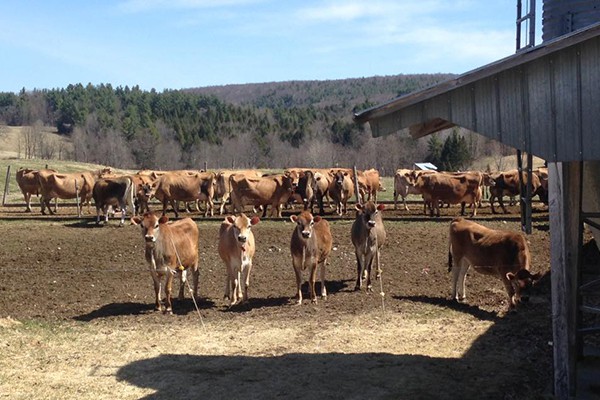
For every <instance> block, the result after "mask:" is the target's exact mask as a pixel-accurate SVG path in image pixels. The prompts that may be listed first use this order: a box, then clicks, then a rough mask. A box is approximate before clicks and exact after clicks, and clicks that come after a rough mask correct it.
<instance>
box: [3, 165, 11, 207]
mask: <svg viewBox="0 0 600 400" xmlns="http://www.w3.org/2000/svg"><path fill="white" fill-rule="evenodd" d="M9 182H10V165H9V166H8V167H6V182H4V195H3V196H2V207H4V205H5V204H6V196H7V195H8V183H9Z"/></svg>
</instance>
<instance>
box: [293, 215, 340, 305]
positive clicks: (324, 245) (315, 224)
mask: <svg viewBox="0 0 600 400" xmlns="http://www.w3.org/2000/svg"><path fill="white" fill-rule="evenodd" d="M290 219H291V221H292V222H294V223H295V224H296V228H295V229H294V232H293V233H292V240H291V242H290V250H291V253H292V266H293V267H294V272H295V274H296V295H297V303H298V304H302V290H301V286H302V271H304V270H305V269H307V268H308V269H309V270H310V279H309V286H310V299H311V301H312V302H313V303H316V302H317V295H316V292H315V282H316V279H317V266H318V265H319V264H320V265H321V297H323V298H325V297H327V289H326V288H325V262H326V261H327V257H328V256H329V253H330V252H331V247H332V243H333V239H332V237H331V230H330V229H329V223H328V222H327V221H326V220H324V219H322V218H321V217H319V216H317V217H314V218H313V216H312V214H311V213H310V212H308V211H303V212H301V213H300V215H298V216H296V215H292V216H290Z"/></svg>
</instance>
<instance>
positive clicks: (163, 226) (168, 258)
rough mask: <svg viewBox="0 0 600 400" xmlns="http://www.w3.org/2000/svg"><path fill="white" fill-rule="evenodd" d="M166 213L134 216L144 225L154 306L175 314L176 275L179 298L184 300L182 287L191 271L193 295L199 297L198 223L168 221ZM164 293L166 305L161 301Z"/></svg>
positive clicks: (141, 225)
mask: <svg viewBox="0 0 600 400" xmlns="http://www.w3.org/2000/svg"><path fill="white" fill-rule="evenodd" d="M168 220H169V218H168V217H167V216H166V215H163V216H161V217H160V218H159V217H158V216H157V215H155V214H154V213H151V212H147V213H145V214H144V215H142V216H141V217H138V216H136V217H133V218H131V222H132V223H133V224H134V225H139V226H140V227H141V228H142V236H143V237H144V242H145V243H146V248H145V250H146V261H147V262H148V266H149V267H150V275H151V276H152V281H153V282H154V295H155V309H156V310H157V311H164V312H166V313H169V314H172V313H173V305H172V303H171V290H172V285H173V275H175V274H176V273H177V274H179V300H183V297H184V296H183V287H184V284H185V282H186V278H187V273H188V272H191V273H192V282H193V284H192V286H193V293H192V296H194V298H196V297H198V275H199V272H198V237H199V233H198V226H196V223H195V222H194V221H192V219H191V218H183V219H181V220H179V221H175V222H172V223H167V222H168ZM163 278H165V282H164V284H163ZM163 288H164V292H165V306H164V307H163V305H162V303H161V297H162V291H163Z"/></svg>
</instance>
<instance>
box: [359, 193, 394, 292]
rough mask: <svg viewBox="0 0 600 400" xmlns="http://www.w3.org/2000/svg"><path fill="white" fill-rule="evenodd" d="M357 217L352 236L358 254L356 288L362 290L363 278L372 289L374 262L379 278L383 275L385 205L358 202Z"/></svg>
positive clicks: (368, 287)
mask: <svg viewBox="0 0 600 400" xmlns="http://www.w3.org/2000/svg"><path fill="white" fill-rule="evenodd" d="M355 207H356V211H357V213H356V219H355V220H354V222H353V223H352V230H351V238H352V244H353V245H354V254H355V255H356V272H357V278H356V286H355V288H354V290H361V289H362V285H363V278H366V280H367V290H368V291H372V290H373V289H372V286H371V276H372V269H373V263H375V266H376V271H377V278H378V279H379V278H380V276H381V264H380V260H379V256H380V251H381V246H383V245H384V244H385V240H386V233H385V227H384V226H383V219H382V217H381V212H382V211H383V210H384V208H385V207H384V205H383V204H379V205H378V206H376V205H375V203H373V202H372V201H368V202H367V203H366V204H364V205H362V204H356V205H355Z"/></svg>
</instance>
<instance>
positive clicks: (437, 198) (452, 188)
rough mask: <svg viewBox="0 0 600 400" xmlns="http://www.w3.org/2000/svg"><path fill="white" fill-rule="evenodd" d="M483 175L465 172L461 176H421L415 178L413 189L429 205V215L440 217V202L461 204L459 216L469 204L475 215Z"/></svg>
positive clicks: (437, 174)
mask: <svg viewBox="0 0 600 400" xmlns="http://www.w3.org/2000/svg"><path fill="white" fill-rule="evenodd" d="M482 184H483V175H482V173H481V172H465V173H462V174H447V173H442V172H440V173H435V174H421V175H419V176H418V177H417V179H416V182H415V188H416V189H417V190H419V191H420V192H421V193H422V195H423V200H424V201H425V203H426V204H428V205H429V209H430V215H431V216H432V217H433V214H434V212H435V213H436V215H437V216H438V217H439V216H440V202H442V203H448V204H461V203H462V207H461V215H463V214H464V208H465V204H464V203H469V204H470V206H471V207H472V209H473V211H472V213H471V215H472V216H475V215H477V206H478V204H479V201H480V200H481V193H482V192H481V186H482Z"/></svg>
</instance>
